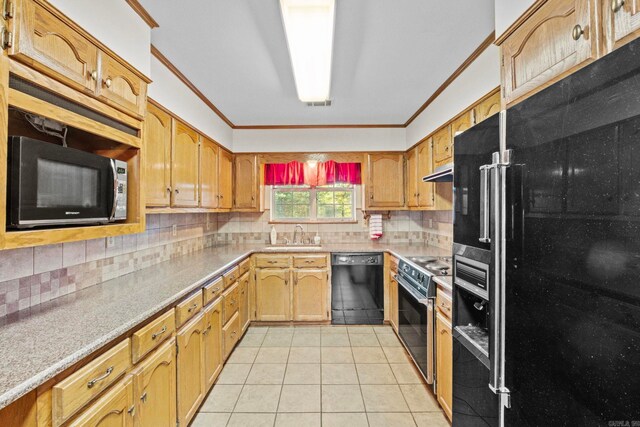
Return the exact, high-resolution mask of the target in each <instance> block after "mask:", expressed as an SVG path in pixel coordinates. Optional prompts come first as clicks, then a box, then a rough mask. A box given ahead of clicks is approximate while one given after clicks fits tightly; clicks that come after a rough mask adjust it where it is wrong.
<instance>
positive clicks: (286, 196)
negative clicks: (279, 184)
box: [275, 191, 293, 204]
mask: <svg viewBox="0 0 640 427" xmlns="http://www.w3.org/2000/svg"><path fill="white" fill-rule="evenodd" d="M275 199H276V204H281V203H289V204H291V203H292V201H293V194H292V193H291V192H290V191H276V194H275Z"/></svg>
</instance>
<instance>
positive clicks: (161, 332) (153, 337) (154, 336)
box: [151, 325, 167, 340]
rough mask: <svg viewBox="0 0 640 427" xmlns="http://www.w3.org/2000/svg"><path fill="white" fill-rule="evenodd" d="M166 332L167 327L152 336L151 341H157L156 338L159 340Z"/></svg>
mask: <svg viewBox="0 0 640 427" xmlns="http://www.w3.org/2000/svg"><path fill="white" fill-rule="evenodd" d="M165 332H167V326H166V325H165V326H163V327H162V329H160V330H159V331H158V332H156V333H155V334H153V335H151V339H152V340H155V339H156V338H158V337H159V336H160V335H162V334H164V333H165Z"/></svg>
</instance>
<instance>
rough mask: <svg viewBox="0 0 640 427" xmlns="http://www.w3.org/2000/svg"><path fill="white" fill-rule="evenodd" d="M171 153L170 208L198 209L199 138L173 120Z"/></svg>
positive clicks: (185, 126)
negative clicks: (171, 190)
mask: <svg viewBox="0 0 640 427" xmlns="http://www.w3.org/2000/svg"><path fill="white" fill-rule="evenodd" d="M171 151H172V154H171V158H172V162H171V163H172V168H171V188H172V189H173V192H172V194H171V206H174V207H185V208H188V207H198V193H199V191H198V181H199V180H198V153H199V137H198V134H197V132H196V131H194V130H193V129H191V128H190V127H188V126H187V125H185V124H184V123H182V122H180V121H178V120H175V119H174V122H173V138H172V150H171Z"/></svg>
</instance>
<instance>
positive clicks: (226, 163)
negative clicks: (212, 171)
mask: <svg viewBox="0 0 640 427" xmlns="http://www.w3.org/2000/svg"><path fill="white" fill-rule="evenodd" d="M218 162H219V166H218V170H219V171H220V172H219V174H218V193H219V195H220V200H219V204H218V207H219V208H220V209H231V208H232V207H233V155H232V154H231V153H229V152H228V151H226V150H222V149H221V150H220V156H219V157H218Z"/></svg>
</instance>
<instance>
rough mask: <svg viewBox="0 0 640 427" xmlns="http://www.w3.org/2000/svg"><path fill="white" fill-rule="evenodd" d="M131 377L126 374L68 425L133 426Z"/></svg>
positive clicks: (95, 426)
mask: <svg viewBox="0 0 640 427" xmlns="http://www.w3.org/2000/svg"><path fill="white" fill-rule="evenodd" d="M135 413H136V412H135V404H134V396H133V379H132V377H131V375H127V376H126V377H125V378H124V379H123V380H122V381H120V382H119V383H117V384H116V385H114V386H113V387H112V388H111V389H110V390H109V391H107V392H106V393H105V394H104V395H103V396H102V397H100V398H99V399H98V400H96V401H95V403H93V404H92V405H91V406H89V407H88V408H87V409H86V410H85V411H84V412H82V413H81V414H80V416H78V417H77V418H76V419H74V420H73V421H72V422H71V423H69V426H70V427H71V426H72V427H80V426H93V427H116V426H117V427H133V421H134V417H135Z"/></svg>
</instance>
